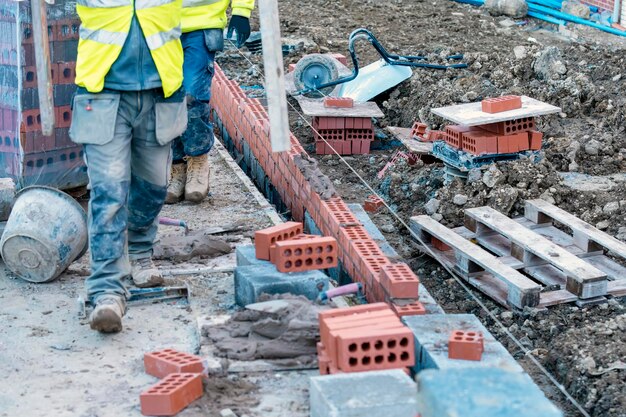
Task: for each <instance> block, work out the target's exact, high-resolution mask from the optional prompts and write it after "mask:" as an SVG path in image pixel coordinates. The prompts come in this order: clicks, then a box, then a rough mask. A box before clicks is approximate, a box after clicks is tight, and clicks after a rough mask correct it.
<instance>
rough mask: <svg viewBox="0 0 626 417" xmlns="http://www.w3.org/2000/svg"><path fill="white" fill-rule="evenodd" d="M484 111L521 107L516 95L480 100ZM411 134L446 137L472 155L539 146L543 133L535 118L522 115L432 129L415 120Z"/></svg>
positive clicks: (516, 150)
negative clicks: (469, 124) (518, 117)
mask: <svg viewBox="0 0 626 417" xmlns="http://www.w3.org/2000/svg"><path fill="white" fill-rule="evenodd" d="M481 106H482V111H483V112H485V113H490V114H494V113H501V112H506V111H510V110H515V109H519V108H521V107H522V101H521V98H520V97H519V96H504V97H496V98H488V99H485V100H483V101H482V103H481ZM411 136H412V137H417V138H419V139H421V140H424V141H427V142H433V141H436V140H445V142H446V143H447V144H448V145H450V146H451V147H453V148H455V149H459V150H462V151H465V152H467V153H470V154H472V155H492V154H511V153H518V152H524V151H530V150H533V151H535V150H539V149H541V142H542V139H543V133H541V132H538V131H536V130H535V119H534V118H533V117H523V118H520V119H513V120H507V121H503V122H498V123H490V124H485V125H480V126H462V125H448V126H446V127H445V131H444V132H441V131H431V130H428V129H427V127H426V125H425V124H423V123H420V122H415V124H414V125H413V128H412V130H411Z"/></svg>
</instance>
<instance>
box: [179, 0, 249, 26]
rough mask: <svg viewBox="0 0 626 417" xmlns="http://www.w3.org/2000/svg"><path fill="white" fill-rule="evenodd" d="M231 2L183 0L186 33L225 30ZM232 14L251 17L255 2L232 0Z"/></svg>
mask: <svg viewBox="0 0 626 417" xmlns="http://www.w3.org/2000/svg"><path fill="white" fill-rule="evenodd" d="M230 2H231V0H183V20H182V27H183V33H184V32H191V31H194V30H200V29H224V28H225V27H226V21H227V18H226V9H228V5H229V4H230ZM232 9H233V10H232V14H233V15H237V16H243V17H247V18H249V17H250V14H251V13H252V10H253V9H254V0H232Z"/></svg>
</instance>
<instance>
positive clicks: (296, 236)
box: [254, 222, 338, 272]
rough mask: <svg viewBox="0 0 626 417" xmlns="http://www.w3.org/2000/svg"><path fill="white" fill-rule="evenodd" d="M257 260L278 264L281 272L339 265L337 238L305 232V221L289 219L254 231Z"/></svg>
mask: <svg viewBox="0 0 626 417" xmlns="http://www.w3.org/2000/svg"><path fill="white" fill-rule="evenodd" d="M254 246H255V251H256V257H257V259H263V260H266V261H270V262H272V263H273V264H274V265H276V269H277V270H278V271H279V272H302V271H310V270H314V269H327V268H334V267H336V266H337V265H338V259H337V241H336V240H335V238H333V237H326V236H315V235H307V234H303V233H302V223H297V222H287V223H283V224H279V225H276V226H273V227H269V228H267V229H263V230H259V231H257V232H256V233H255V234H254Z"/></svg>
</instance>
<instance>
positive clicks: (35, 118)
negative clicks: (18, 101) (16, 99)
mask: <svg viewBox="0 0 626 417" xmlns="http://www.w3.org/2000/svg"><path fill="white" fill-rule="evenodd" d="M22 124H23V126H24V132H36V131H38V130H41V114H40V113H39V109H33V110H24V111H23V112H22Z"/></svg>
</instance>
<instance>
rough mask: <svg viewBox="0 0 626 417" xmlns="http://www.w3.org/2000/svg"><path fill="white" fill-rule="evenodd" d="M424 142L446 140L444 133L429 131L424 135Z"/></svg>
mask: <svg viewBox="0 0 626 417" xmlns="http://www.w3.org/2000/svg"><path fill="white" fill-rule="evenodd" d="M424 140H425V141H426V142H436V141H438V140H446V132H444V131H441V130H429V131H428V132H426V134H425V135H424Z"/></svg>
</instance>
